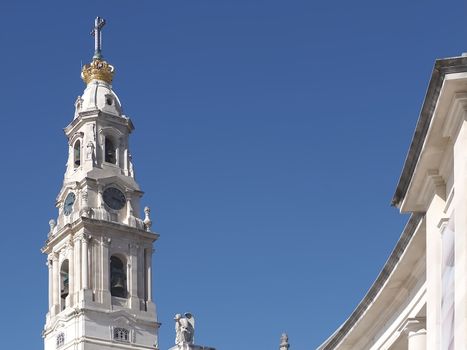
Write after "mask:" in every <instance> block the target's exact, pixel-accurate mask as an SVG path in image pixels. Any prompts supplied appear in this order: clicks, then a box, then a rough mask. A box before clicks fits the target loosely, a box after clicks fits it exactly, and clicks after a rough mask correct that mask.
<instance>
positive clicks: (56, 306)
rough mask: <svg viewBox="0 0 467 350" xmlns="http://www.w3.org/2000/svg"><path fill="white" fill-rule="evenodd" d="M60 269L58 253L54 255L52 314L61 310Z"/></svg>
mask: <svg viewBox="0 0 467 350" xmlns="http://www.w3.org/2000/svg"><path fill="white" fill-rule="evenodd" d="M59 295H60V271H59V270H58V254H57V253H53V257H52V305H53V306H52V314H53V315H55V314H57V313H59V312H60V300H59Z"/></svg>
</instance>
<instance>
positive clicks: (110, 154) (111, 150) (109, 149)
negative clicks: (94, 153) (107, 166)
mask: <svg viewBox="0 0 467 350" xmlns="http://www.w3.org/2000/svg"><path fill="white" fill-rule="evenodd" d="M116 153H117V152H116V149H115V146H114V143H113V142H112V140H111V139H110V138H109V137H106V138H105V161H106V162H107V163H112V164H115V163H117V157H116Z"/></svg>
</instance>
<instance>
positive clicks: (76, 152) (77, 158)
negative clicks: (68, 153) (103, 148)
mask: <svg viewBox="0 0 467 350" xmlns="http://www.w3.org/2000/svg"><path fill="white" fill-rule="evenodd" d="M80 165H81V142H80V140H78V141H76V142H75V145H74V146H73V166H74V167H75V168H77V167H79V166H80Z"/></svg>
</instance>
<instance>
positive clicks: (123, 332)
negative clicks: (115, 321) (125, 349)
mask: <svg viewBox="0 0 467 350" xmlns="http://www.w3.org/2000/svg"><path fill="white" fill-rule="evenodd" d="M129 335H130V332H129V331H128V329H125V328H120V327H115V328H114V340H118V341H125V342H127V341H129V340H130V337H129Z"/></svg>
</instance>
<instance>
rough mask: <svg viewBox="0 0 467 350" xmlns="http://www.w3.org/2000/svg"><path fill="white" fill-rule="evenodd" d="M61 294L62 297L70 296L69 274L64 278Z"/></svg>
mask: <svg viewBox="0 0 467 350" xmlns="http://www.w3.org/2000/svg"><path fill="white" fill-rule="evenodd" d="M60 289H61V290H60V296H61V298H63V299H65V298H66V297H67V296H68V292H69V290H68V276H66V277H65V278H64V279H63V282H62V288H60Z"/></svg>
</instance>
